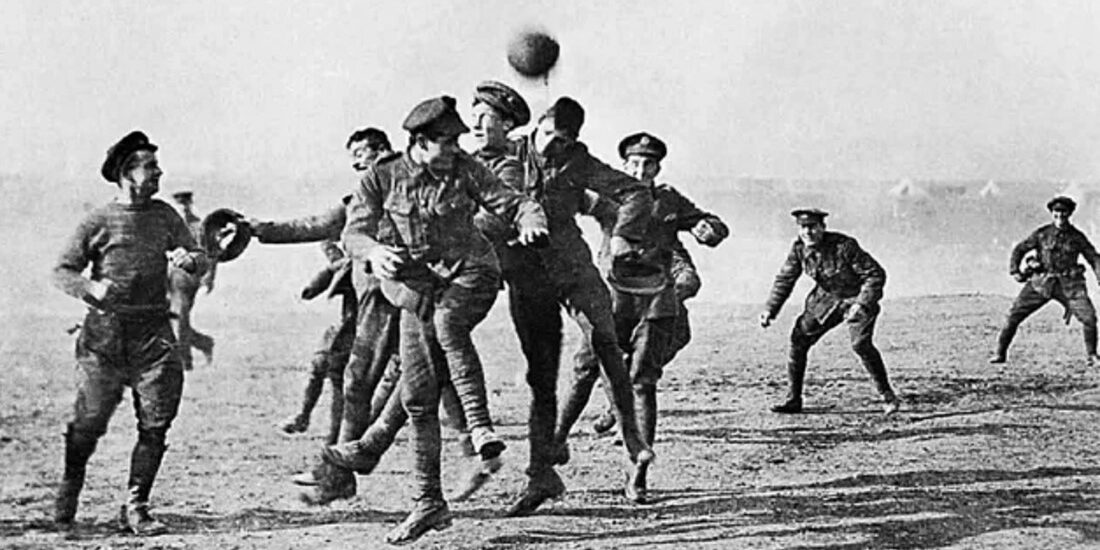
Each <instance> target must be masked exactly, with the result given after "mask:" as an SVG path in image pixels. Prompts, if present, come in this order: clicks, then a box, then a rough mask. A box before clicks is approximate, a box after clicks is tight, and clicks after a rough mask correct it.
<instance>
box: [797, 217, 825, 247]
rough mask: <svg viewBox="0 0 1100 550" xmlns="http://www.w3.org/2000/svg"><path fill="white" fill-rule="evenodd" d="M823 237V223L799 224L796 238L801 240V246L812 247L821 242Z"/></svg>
mask: <svg viewBox="0 0 1100 550" xmlns="http://www.w3.org/2000/svg"><path fill="white" fill-rule="evenodd" d="M824 236H825V223H824V222H812V223H805V224H800V225H799V226H798V238H799V239H801V240H802V244H804V245H806V246H814V245H816V244H817V243H819V242H821V238H822V237H824Z"/></svg>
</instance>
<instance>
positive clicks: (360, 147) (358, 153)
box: [348, 140, 382, 170]
mask: <svg viewBox="0 0 1100 550" xmlns="http://www.w3.org/2000/svg"><path fill="white" fill-rule="evenodd" d="M348 154H349V155H351V166H352V168H355V169H356V170H362V169H364V168H366V167H367V166H370V165H371V164H372V163H374V161H375V160H376V159H377V158H378V157H379V155H381V154H382V150H381V149H378V150H375V149H371V147H370V145H369V143H368V142H367V140H363V141H353V142H352V143H351V145H349V146H348Z"/></svg>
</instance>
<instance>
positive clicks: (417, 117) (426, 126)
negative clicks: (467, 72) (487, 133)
mask: <svg viewBox="0 0 1100 550" xmlns="http://www.w3.org/2000/svg"><path fill="white" fill-rule="evenodd" d="M401 127H402V128H404V129H406V130H408V131H409V133H411V134H432V135H437V136H457V135H459V134H465V133H466V132H469V131H470V128H469V127H467V126H466V124H464V123H463V122H462V117H460V116H458V111H457V110H455V98H453V97H451V96H440V97H433V98H431V99H425V100H424V101H421V102H420V103H418V104H417V105H416V107H413V110H412V111H411V112H409V116H407V117H405V122H403V123H401Z"/></svg>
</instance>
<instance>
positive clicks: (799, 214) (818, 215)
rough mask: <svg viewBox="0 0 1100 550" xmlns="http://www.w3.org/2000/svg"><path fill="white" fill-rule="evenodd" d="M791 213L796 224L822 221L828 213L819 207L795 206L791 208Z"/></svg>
mask: <svg viewBox="0 0 1100 550" xmlns="http://www.w3.org/2000/svg"><path fill="white" fill-rule="evenodd" d="M791 215H792V216H794V221H795V223H797V224H798V225H807V224H811V223H822V222H824V221H825V217H826V216H828V215H829V213H828V212H826V211H824V210H821V209H820V208H797V209H795V210H791Z"/></svg>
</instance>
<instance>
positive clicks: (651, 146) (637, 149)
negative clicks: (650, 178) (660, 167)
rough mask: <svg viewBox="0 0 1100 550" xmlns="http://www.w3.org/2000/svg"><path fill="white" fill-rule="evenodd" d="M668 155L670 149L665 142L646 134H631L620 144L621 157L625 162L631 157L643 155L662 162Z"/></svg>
mask: <svg viewBox="0 0 1100 550" xmlns="http://www.w3.org/2000/svg"><path fill="white" fill-rule="evenodd" d="M667 154H668V147H667V146H665V142H663V141H661V140H660V139H659V138H658V137H657V136H654V135H653V134H649V133H646V132H638V133H636V134H630V135H629V136H626V137H625V138H623V140H622V141H620V142H619V157H621V158H622V159H624V160H625V159H626V157H628V156H630V155H643V156H647V157H653V158H655V159H657V161H658V162H660V161H661V160H663V159H664V158H665V155H667Z"/></svg>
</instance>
